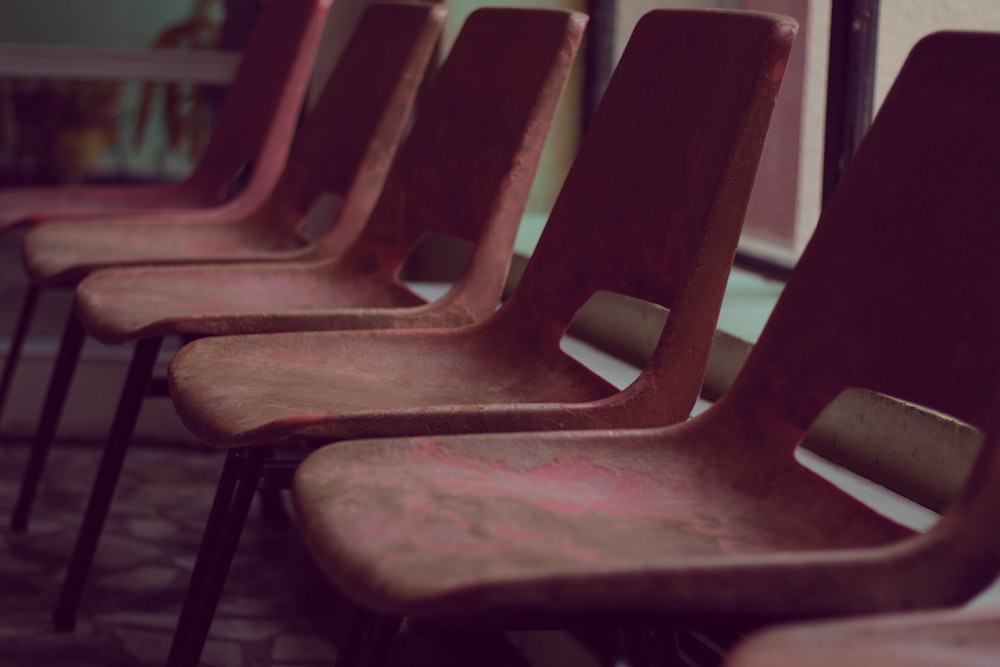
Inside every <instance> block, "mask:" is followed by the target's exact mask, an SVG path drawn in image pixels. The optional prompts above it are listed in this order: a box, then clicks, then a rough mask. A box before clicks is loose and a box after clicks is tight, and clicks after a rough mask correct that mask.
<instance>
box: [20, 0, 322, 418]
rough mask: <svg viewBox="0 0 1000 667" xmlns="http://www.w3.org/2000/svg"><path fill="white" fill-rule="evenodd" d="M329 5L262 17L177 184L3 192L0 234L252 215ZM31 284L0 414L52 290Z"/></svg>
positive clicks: (287, 131)
mask: <svg viewBox="0 0 1000 667" xmlns="http://www.w3.org/2000/svg"><path fill="white" fill-rule="evenodd" d="M330 3H331V0H283V1H282V2H272V3H268V5H267V6H265V7H264V8H263V9H262V10H261V15H260V18H259V21H258V25H259V26H260V27H259V28H258V29H257V30H255V31H254V33H253V34H252V35H251V37H250V39H249V41H248V43H247V46H246V48H245V50H244V55H243V58H242V60H241V63H240V67H239V70H238V71H237V73H236V76H235V78H234V79H233V81H232V83H231V84H230V86H229V92H228V94H227V96H226V101H225V103H224V104H223V106H222V108H221V109H220V110H219V113H218V115H217V116H216V121H215V129H214V130H213V132H212V136H211V138H210V140H209V142H208V144H207V146H206V147H205V152H204V153H203V155H202V157H201V159H200V160H199V162H198V164H197V165H195V167H194V169H193V171H192V172H191V174H190V175H189V176H188V177H187V178H185V179H184V180H183V181H181V182H179V183H171V184H165V185H73V186H59V187H31V188H12V189H6V190H3V191H0V233H4V232H7V231H10V230H12V229H15V228H23V227H28V226H35V225H37V224H38V223H40V222H43V221H49V220H60V221H64V222H65V221H73V223H74V224H82V223H84V222H86V221H92V220H95V219H102V220H105V219H120V220H122V221H123V224H129V225H133V224H138V223H144V224H149V223H153V222H156V221H159V222H161V224H162V223H163V222H165V221H176V220H181V219H182V220H185V221H188V222H195V221H199V222H210V221H224V220H228V221H232V220H237V219H240V218H241V217H243V216H246V215H248V214H249V213H250V212H251V211H254V210H255V209H257V208H259V207H260V206H261V204H262V203H263V202H265V201H266V200H267V198H268V197H269V196H270V194H271V192H272V190H273V189H274V187H275V185H276V184H277V182H278V180H279V178H280V176H281V174H282V171H283V169H284V166H285V160H286V158H287V156H288V151H289V147H290V146H291V143H292V137H293V136H294V133H295V128H296V125H297V122H298V118H299V112H300V109H301V106H302V100H303V99H304V97H305V93H306V90H307V88H308V85H309V78H310V76H311V74H312V64H313V59H314V58H315V55H316V49H317V48H318V46H319V42H320V38H321V37H322V34H323V27H324V24H325V22H326V15H327V10H328V9H329V7H330ZM244 182H245V185H241V183H244ZM239 188H241V189H239ZM236 189H238V192H235V193H234V190H236ZM60 226H62V225H60ZM75 238H76V241H74V242H78V241H79V237H75ZM251 240H252V239H251ZM248 242H250V240H248ZM37 252H40V253H44V252H45V248H40V249H39V250H38V251H37ZM45 261H48V260H47V259H46V258H45V257H44V254H43V255H42V256H39V257H37V258H35V259H30V258H29V263H37V262H45ZM29 273H31V270H30V269H29ZM31 278H32V282H31V285H30V286H29V288H28V292H27V294H26V295H25V298H24V303H23V304H22V307H21V314H20V317H19V319H18V322H17V325H16V327H15V330H14V334H13V336H12V339H11V344H10V348H9V350H8V352H7V356H6V360H5V365H4V371H3V377H2V379H0V413H2V411H3V406H4V404H5V402H6V398H7V395H8V394H9V392H10V387H11V384H12V383H13V380H14V375H15V373H16V370H17V364H18V360H19V359H20V356H21V350H22V348H23V346H24V340H25V338H26V337H27V334H28V331H29V328H30V326H31V320H32V318H33V316H34V311H35V306H36V305H37V303H38V296H39V292H40V289H42V288H44V287H48V286H51V285H53V281H52V280H50V279H49V277H48V276H45V275H41V276H39V275H37V274H33V275H31ZM74 282H75V280H74V281H72V282H70V283H69V284H73V283H74Z"/></svg>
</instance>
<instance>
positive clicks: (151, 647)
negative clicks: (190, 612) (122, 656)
mask: <svg viewBox="0 0 1000 667" xmlns="http://www.w3.org/2000/svg"><path fill="white" fill-rule="evenodd" d="M114 633H115V634H116V635H117V636H118V638H119V640H121V644H122V649H123V650H124V651H125V652H126V653H127V654H128V655H129V656H130V657H131V658H133V659H134V660H135V661H136V662H140V663H151V664H157V665H162V664H164V663H165V662H166V661H167V655H169V653H170V642H171V641H172V640H173V632H166V631H155V630H144V629H137V628H130V627H123V626H119V627H116V628H115V629H114Z"/></svg>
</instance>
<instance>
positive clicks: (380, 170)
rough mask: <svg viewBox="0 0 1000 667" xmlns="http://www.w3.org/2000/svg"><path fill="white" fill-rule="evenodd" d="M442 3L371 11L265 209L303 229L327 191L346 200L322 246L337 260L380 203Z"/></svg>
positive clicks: (358, 28) (270, 221)
mask: <svg viewBox="0 0 1000 667" xmlns="http://www.w3.org/2000/svg"><path fill="white" fill-rule="evenodd" d="M446 13H447V12H446V10H445V8H444V6H443V5H433V4H417V3H398V4H397V3H378V4H374V5H372V6H370V7H369V8H368V9H366V10H365V12H364V14H363V15H362V16H361V19H360V20H359V21H358V24H357V26H356V27H355V28H354V31H353V32H352V33H351V38H350V40H349V41H348V43H347V45H346V46H345V47H344V50H343V52H342V53H341V55H340V57H339V59H338V60H337V65H336V67H335V68H334V70H333V72H332V73H331V74H330V78H329V79H328V80H327V83H326V86H325V87H324V88H323V92H322V93H321V94H320V96H319V98H318V99H317V100H316V104H315V105H314V106H313V108H312V111H311V112H310V113H309V116H308V118H307V119H306V123H305V125H304V126H303V127H302V129H301V130H300V131H299V133H298V136H297V138H296V140H295V143H294V145H293V146H292V151H291V154H290V155H289V158H288V166H287V167H286V169H285V172H284V174H283V175H282V178H281V180H280V181H279V183H278V186H277V188H275V191H274V194H273V195H272V197H271V202H270V203H271V206H269V207H268V208H267V209H265V211H266V217H267V223H268V224H275V223H276V222H277V223H278V224H282V223H284V224H286V225H289V226H292V227H296V228H301V226H302V225H303V223H304V221H305V216H306V214H307V213H308V212H309V209H310V208H312V206H313V205H314V204H315V203H316V201H317V200H318V199H319V198H320V196H321V195H323V194H324V193H334V194H338V195H341V196H342V201H341V206H340V208H339V211H338V215H337V218H336V221H335V222H334V223H333V224H332V225H331V227H330V229H329V231H328V232H327V233H326V234H325V235H324V238H322V239H321V240H320V243H322V244H323V245H324V252H325V254H327V255H337V254H339V253H340V252H342V251H343V249H344V248H346V247H347V246H348V245H349V244H350V243H351V242H352V241H354V240H355V238H357V235H358V232H360V231H361V228H362V227H363V226H364V225H365V224H366V223H367V222H368V218H369V216H370V215H371V211H372V208H374V206H375V202H376V201H377V200H378V196H379V194H380V193H381V191H382V186H383V184H384V182H385V177H386V173H387V172H388V171H389V166H390V164H391V163H392V159H393V157H394V156H395V154H396V148H397V147H398V144H399V141H400V139H401V137H402V136H403V130H404V129H405V127H406V123H407V120H408V119H409V117H410V111H411V109H412V107H413V102H414V99H415V98H416V94H417V90H418V89H419V87H420V84H421V82H422V81H423V78H424V73H425V72H426V70H427V65H428V62H429V61H430V58H431V55H432V54H433V53H434V51H435V47H436V45H437V39H438V36H439V35H440V33H441V29H442V27H443V25H444V18H445V15H446Z"/></svg>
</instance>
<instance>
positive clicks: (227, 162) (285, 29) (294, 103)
mask: <svg viewBox="0 0 1000 667" xmlns="http://www.w3.org/2000/svg"><path fill="white" fill-rule="evenodd" d="M331 3H332V0H280V1H277V0H275V1H272V2H267V3H265V4H264V6H263V7H262V9H261V11H260V15H259V16H258V18H257V22H256V24H255V26H254V29H253V31H252V32H251V34H250V38H249V40H248V41H247V45H246V47H245V48H244V50H243V57H242V59H241V61H240V65H239V68H238V69H237V72H236V76H235V77H234V78H233V80H232V82H231V83H230V85H229V89H228V91H227V93H226V98H225V101H224V102H223V104H222V107H221V108H220V110H219V113H218V115H217V116H216V118H215V122H214V125H213V129H212V134H211V137H210V138H209V140H208V144H207V145H206V147H205V152H204V154H203V155H202V157H201V159H200V160H199V161H198V164H197V165H196V166H195V168H194V170H193V171H192V172H191V174H190V175H189V176H188V178H187V179H186V180H185V181H184V187H190V188H193V189H197V190H199V191H201V192H204V193H205V194H206V195H207V196H209V197H211V198H213V199H215V200H217V201H219V202H220V203H221V202H222V201H223V200H224V199H225V198H226V197H227V195H228V194H229V193H230V190H231V188H232V185H233V182H234V179H236V178H237V177H240V175H241V173H244V172H245V173H248V175H247V176H246V179H247V182H246V185H245V187H244V189H245V190H247V191H253V192H254V193H260V194H259V196H260V197H261V201H263V199H264V198H265V197H267V196H268V195H269V194H270V192H271V190H272V188H273V187H274V185H275V184H276V183H277V181H278V178H279V177H280V175H281V172H282V171H283V170H284V168H285V162H286V159H287V157H288V151H289V149H290V147H291V143H292V137H293V136H294V134H295V129H296V126H297V124H298V119H299V112H300V111H301V108H302V101H303V100H304V99H305V94H306V90H307V88H308V86H309V78H310V76H311V75H312V66H313V60H314V59H315V57H316V50H317V49H318V48H319V43H320V39H321V38H322V35H323V27H324V25H325V23H326V15H327V11H328V10H329V8H330V4H331Z"/></svg>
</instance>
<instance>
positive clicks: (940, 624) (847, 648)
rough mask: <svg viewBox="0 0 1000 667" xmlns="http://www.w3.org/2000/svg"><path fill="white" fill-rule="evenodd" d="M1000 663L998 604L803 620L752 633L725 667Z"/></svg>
mask: <svg viewBox="0 0 1000 667" xmlns="http://www.w3.org/2000/svg"><path fill="white" fill-rule="evenodd" d="M998 663H1000V614H998V613H997V610H996V609H983V608H980V609H968V610H962V611H959V610H955V609H948V610H943V611H931V612H910V613H907V614H895V615H885V616H866V617H860V618H854V619H850V620H845V621H830V622H826V623H801V624H796V625H794V626H787V627H779V628H775V629H773V630H768V631H766V632H763V633H760V634H759V635H756V636H752V637H751V638H750V639H749V640H748V641H746V642H744V643H743V644H742V645H740V646H738V647H737V648H736V649H734V651H733V653H732V654H731V655H730V657H729V658H728V659H727V660H726V667H792V666H794V667H990V665H996V664H998Z"/></svg>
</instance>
